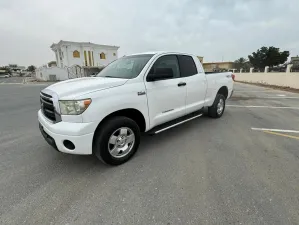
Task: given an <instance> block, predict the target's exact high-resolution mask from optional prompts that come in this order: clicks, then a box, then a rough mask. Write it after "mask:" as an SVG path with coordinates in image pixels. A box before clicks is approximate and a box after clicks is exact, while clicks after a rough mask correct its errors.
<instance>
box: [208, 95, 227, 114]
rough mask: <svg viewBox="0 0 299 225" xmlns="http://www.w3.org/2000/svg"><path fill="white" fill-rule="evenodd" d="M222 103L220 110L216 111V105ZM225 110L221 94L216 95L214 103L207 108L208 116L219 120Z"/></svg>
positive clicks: (223, 98)
mask: <svg viewBox="0 0 299 225" xmlns="http://www.w3.org/2000/svg"><path fill="white" fill-rule="evenodd" d="M221 102H222V103H223V108H222V110H221V111H220V110H218V109H219V108H218V104H221ZM224 110H225V97H224V96H223V95H222V94H217V95H216V98H215V100H214V103H213V105H212V106H211V107H209V108H208V115H209V116H210V117H212V118H220V117H221V116H222V115H223V113H224Z"/></svg>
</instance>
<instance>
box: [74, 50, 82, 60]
mask: <svg viewBox="0 0 299 225" xmlns="http://www.w3.org/2000/svg"><path fill="white" fill-rule="evenodd" d="M73 57H74V58H80V52H78V51H77V50H75V51H73Z"/></svg>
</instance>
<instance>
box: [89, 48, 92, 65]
mask: <svg viewBox="0 0 299 225" xmlns="http://www.w3.org/2000/svg"><path fill="white" fill-rule="evenodd" d="M88 59H89V66H92V61H91V52H90V51H88Z"/></svg>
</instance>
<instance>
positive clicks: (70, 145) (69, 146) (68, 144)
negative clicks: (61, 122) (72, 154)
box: [63, 140, 75, 150]
mask: <svg viewBox="0 0 299 225" xmlns="http://www.w3.org/2000/svg"><path fill="white" fill-rule="evenodd" d="M63 145H64V147H66V148H67V149H69V150H74V149H75V145H74V144H73V142H71V141H69V140H64V141H63Z"/></svg>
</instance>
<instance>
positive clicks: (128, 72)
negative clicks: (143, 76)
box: [97, 54, 153, 79]
mask: <svg viewBox="0 0 299 225" xmlns="http://www.w3.org/2000/svg"><path fill="white" fill-rule="evenodd" d="M152 57H153V55H152V54H146V55H134V56H124V57H122V58H120V59H118V60H116V61H114V62H112V63H110V64H109V65H108V66H107V67H106V68H104V69H103V70H102V71H101V72H100V73H99V74H98V75H97V77H112V78H123V79H132V78H135V77H137V76H138V75H139V73H140V72H141V70H142V69H143V68H144V66H145V65H146V63H147V62H148V61H149V60H150V59H151V58H152Z"/></svg>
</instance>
